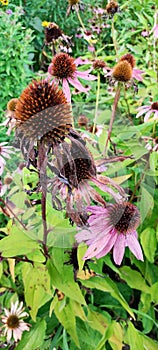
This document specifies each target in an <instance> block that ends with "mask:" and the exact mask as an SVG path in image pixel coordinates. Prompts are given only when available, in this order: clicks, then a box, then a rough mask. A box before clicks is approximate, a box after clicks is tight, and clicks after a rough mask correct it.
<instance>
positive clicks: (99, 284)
mask: <svg viewBox="0 0 158 350" xmlns="http://www.w3.org/2000/svg"><path fill="white" fill-rule="evenodd" d="M82 284H83V285H85V286H86V287H88V288H97V289H99V290H102V291H103V292H108V293H110V294H111V295H112V296H113V297H114V298H115V299H117V300H118V301H119V302H120V304H121V305H122V306H123V308H124V309H125V310H126V311H127V312H128V313H129V314H130V315H131V316H132V317H133V318H135V317H134V314H133V311H132V310H131V309H130V307H129V305H128V304H127V302H126V300H125V299H124V297H123V296H122V294H121V293H120V291H119V290H118V288H117V286H116V284H115V283H114V282H113V281H112V280H111V279H110V278H109V277H106V279H104V280H103V279H98V278H91V279H90V280H88V281H82Z"/></svg>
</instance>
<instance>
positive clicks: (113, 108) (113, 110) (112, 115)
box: [103, 84, 121, 156]
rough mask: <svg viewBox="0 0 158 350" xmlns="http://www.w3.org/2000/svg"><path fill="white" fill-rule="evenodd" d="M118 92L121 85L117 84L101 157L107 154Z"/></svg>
mask: <svg viewBox="0 0 158 350" xmlns="http://www.w3.org/2000/svg"><path fill="white" fill-rule="evenodd" d="M120 91H121V85H119V84H118V87H117V90H116V94H115V99H114V104H113V107H112V114H111V119H110V124H109V130H108V136H107V139H106V144H105V149H104V152H103V156H106V154H107V147H108V142H109V140H110V137H111V131H112V126H113V122H114V119H115V114H116V109H117V105H118V101H119V98H120Z"/></svg>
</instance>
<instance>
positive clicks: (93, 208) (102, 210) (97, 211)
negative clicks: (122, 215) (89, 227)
mask: <svg viewBox="0 0 158 350" xmlns="http://www.w3.org/2000/svg"><path fill="white" fill-rule="evenodd" d="M86 210H87V211H90V212H91V213H94V214H104V213H105V214H107V213H108V211H107V209H106V208H102V207H98V206H96V205H94V206H89V207H87V208H86Z"/></svg>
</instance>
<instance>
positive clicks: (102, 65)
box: [93, 60, 106, 69]
mask: <svg viewBox="0 0 158 350" xmlns="http://www.w3.org/2000/svg"><path fill="white" fill-rule="evenodd" d="M105 67H106V63H105V62H104V61H103V60H95V61H94V62H93V68H94V69H103V68H105Z"/></svg>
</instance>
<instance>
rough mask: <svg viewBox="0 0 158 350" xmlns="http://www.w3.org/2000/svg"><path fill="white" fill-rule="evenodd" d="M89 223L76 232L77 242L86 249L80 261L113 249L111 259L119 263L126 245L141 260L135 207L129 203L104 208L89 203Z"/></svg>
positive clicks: (104, 253)
mask: <svg viewBox="0 0 158 350" xmlns="http://www.w3.org/2000/svg"><path fill="white" fill-rule="evenodd" d="M87 211H88V212H90V213H91V215H90V217H89V219H88V224H89V226H88V227H87V228H85V229H84V230H82V231H81V232H79V233H77V235H76V240H77V242H78V243H81V242H85V243H86V244H87V245H88V246H89V248H88V250H87V252H86V253H85V255H84V257H83V260H86V259H91V258H93V257H96V258H97V259H99V258H101V257H102V256H105V255H106V254H108V253H109V252H110V251H111V249H112V248H113V258H114V262H115V263H116V264H117V265H120V264H121V262H122V259H123V256H124V253H125V247H129V249H130V250H131V252H132V253H133V254H134V255H135V256H136V258H137V259H138V260H141V261H143V254H142V250H141V247H140V245H139V242H138V240H137V232H136V229H137V227H138V225H139V223H140V214H139V211H138V209H137V207H136V206H134V205H133V204H131V203H129V202H122V203H121V202H120V203H117V204H111V205H109V206H107V207H106V208H103V207H97V206H90V207H87Z"/></svg>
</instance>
